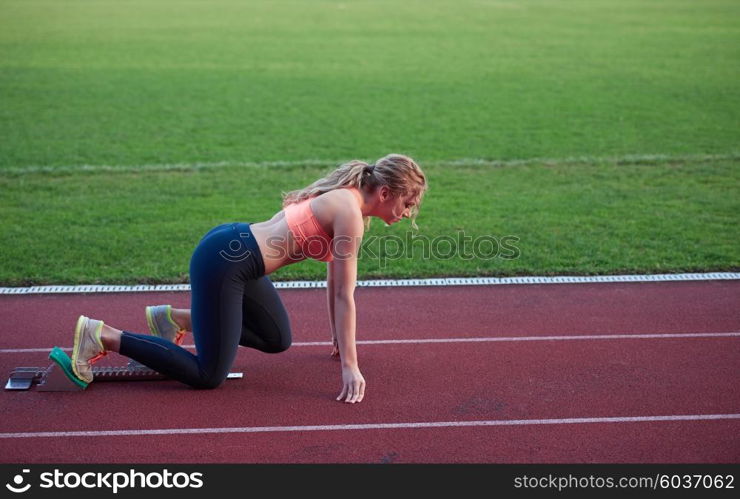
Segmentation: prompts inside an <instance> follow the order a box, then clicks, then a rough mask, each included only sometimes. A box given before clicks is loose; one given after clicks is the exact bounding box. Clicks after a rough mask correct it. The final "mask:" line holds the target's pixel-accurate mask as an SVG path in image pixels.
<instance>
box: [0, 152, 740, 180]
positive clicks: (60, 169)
mask: <svg viewBox="0 0 740 499" xmlns="http://www.w3.org/2000/svg"><path fill="white" fill-rule="evenodd" d="M738 158H740V153H737V152H734V153H729V154H690V155H676V156H674V155H669V154H628V155H624V156H603V157H600V156H573V157H568V158H529V159H504V160H499V159H486V158H458V159H435V160H428V161H422V163H423V165H424V166H453V167H454V166H461V167H465V166H473V167H474V166H481V167H493V168H497V167H517V166H529V165H548V166H557V165H571V164H616V165H655V164H662V163H672V162H700V163H706V162H714V161H724V160H735V159H738ZM366 159H369V158H366ZM347 161H349V159H335V160H331V159H300V160H282V161H281V160H277V161H219V162H193V163H161V164H141V165H60V166H36V165H29V166H20V167H11V168H0V176H1V175H6V176H7V175H10V176H18V175H30V174H38V173H46V174H54V173H56V174H69V173H98V172H101V173H138V172H167V171H200V170H209V169H220V168H292V167H303V166H317V167H327V168H336V167H337V166H339V165H341V164H342V163H346V162H347ZM371 161H372V160H371Z"/></svg>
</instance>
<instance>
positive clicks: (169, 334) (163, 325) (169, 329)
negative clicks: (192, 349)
mask: <svg viewBox="0 0 740 499" xmlns="http://www.w3.org/2000/svg"><path fill="white" fill-rule="evenodd" d="M146 323H147V324H148V325H149V332H150V333H151V334H152V336H158V337H160V338H163V339H165V340H168V341H171V342H172V343H174V344H176V345H182V342H183V341H184V340H185V332H186V331H185V330H184V329H180V326H178V325H177V323H176V322H175V321H174V320H172V306H171V305H155V306H150V307H146Z"/></svg>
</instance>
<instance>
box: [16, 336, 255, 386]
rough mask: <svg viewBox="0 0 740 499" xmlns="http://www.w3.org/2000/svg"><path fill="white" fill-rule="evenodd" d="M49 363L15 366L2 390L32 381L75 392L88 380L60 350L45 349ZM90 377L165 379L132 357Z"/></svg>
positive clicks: (98, 369) (96, 370) (95, 369)
mask: <svg viewBox="0 0 740 499" xmlns="http://www.w3.org/2000/svg"><path fill="white" fill-rule="evenodd" d="M49 359H51V360H52V361H53V363H52V364H51V365H50V366H49V367H47V368H45V369H44V368H41V367H16V368H15V369H13V372H11V373H10V377H9V378H8V381H7V383H5V389H6V390H28V389H30V388H31V387H32V386H34V385H36V389H37V390H38V391H40V392H79V391H82V390H84V389H85V388H87V385H88V384H89V383H86V382H85V381H82V380H81V379H79V378H78V377H77V376H75V374H74V371H72V360H71V359H70V358H69V355H67V354H66V353H65V352H64V350H62V349H61V348H59V347H54V348H53V349H52V350H51V353H49ZM92 372H93V379H94V380H95V381H96V382H98V381H154V380H163V379H167V376H165V375H164V374H161V373H158V372H157V371H155V370H153V369H150V368H148V367H146V366H144V365H142V364H139V363H138V362H136V361H135V360H131V361H129V363H128V365H127V366H122V367H93V368H92ZM243 377H244V375H243V373H229V374H228V376H227V377H226V379H241V378H243Z"/></svg>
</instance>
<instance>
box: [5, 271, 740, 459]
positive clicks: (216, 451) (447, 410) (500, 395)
mask: <svg viewBox="0 0 740 499" xmlns="http://www.w3.org/2000/svg"><path fill="white" fill-rule="evenodd" d="M325 293H326V291H325V290H280V294H281V296H282V298H283V300H284V302H285V304H286V307H287V308H288V311H289V313H290V316H291V320H292V323H293V328H294V338H293V339H294V346H293V347H292V348H291V349H290V350H288V351H287V352H285V353H282V354H279V355H268V354H263V353H261V352H257V351H253V350H248V349H241V350H240V353H239V355H238V357H237V360H236V362H235V365H234V367H233V368H232V370H235V371H244V373H245V378H244V379H243V380H233V381H227V382H226V383H225V384H224V385H223V386H222V387H220V388H219V389H216V390H212V391H195V390H192V389H190V388H188V387H186V386H184V385H181V384H179V383H177V382H173V381H159V382H136V383H100V384H97V385H96V384H93V385H91V386H90V387H89V388H88V389H87V390H86V391H85V392H81V393H44V392H35V391H28V392H3V394H2V403H1V405H0V407H2V409H1V411H2V416H3V417H2V423H1V424H0V433H2V435H0V456H2V457H1V458H0V461H3V462H19V463H20V462H22V463H34V462H43V463H50V462H51V463H55V462H59V463H61V462H65V463H76V462H87V463H111V462H125V463H147V462H156V463H168V462H176V463H190V462H193V463H210V462H238V463H308V462H313V463H324V462H332V463H339V462H353V463H368V462H370V463H372V462H377V463H380V462H399V463H401V462H422V463H473V462H484V463H561V462H566V463H589V462H602V463H603V462H609V463H628V462H633V463H650V462H656V463H715V462H724V463H728V462H739V461H740V419H739V418H740V383H739V382H738V375H737V373H738V372H740V335H738V334H735V335H730V334H725V335H723V336H695V334H697V333H738V332H740V307H738V305H739V304H740V282H738V281H703V282H669V283H621V284H603V283H602V284H548V285H506V286H471V287H435V288H358V290H357V292H356V301H357V304H358V339H359V340H361V341H368V340H420V339H427V340H428V339H450V340H460V339H471V338H486V339H488V340H489V341H457V342H436V343H420V342H416V341H411V342H409V343H370V344H367V343H361V344H360V345H359V346H358V351H359V357H360V367H361V369H362V372H363V374H364V376H365V378H366V380H367V382H368V389H367V394H366V397H365V400H364V401H363V402H362V403H361V404H355V405H350V404H342V403H339V402H336V401H334V398H335V397H336V396H337V395H338V393H339V388H340V373H339V365H338V363H337V362H335V361H332V360H330V359H329V357H328V353H329V344H328V341H327V339H328V336H329V334H328V329H327V325H328V319H327V312H326V305H325ZM188 301H189V294H188V293H137V294H134V293H131V294H115V295H113V294H96V295H32V296H12V295H11V296H2V297H0V303H1V304H2V306H1V307H0V324H2V326H0V328H1V329H0V330H1V331H2V336H1V338H2V339H0V349H2V350H0V368H2V371H3V372H5V373H8V372H10V370H11V369H12V368H13V367H16V366H20V365H31V366H36V365H41V366H45V365H46V364H48V361H47V360H46V352H41V351H39V352H19V351H18V350H19V349H47V350H48V348H50V347H51V346H53V345H60V346H65V347H69V346H71V343H72V332H73V329H74V325H75V322H76V318H77V316H78V315H79V314H85V315H89V316H91V317H94V318H99V319H103V320H105V321H106V322H108V323H110V324H111V325H113V326H115V327H119V328H122V329H128V330H134V331H140V332H143V331H145V330H146V322H145V319H144V315H143V308H144V306H145V305H148V304H159V303H172V304H173V305H175V306H180V307H187V306H188ZM645 334H656V335H665V334H681V335H686V336H683V337H678V338H676V337H657V338H645V337H641V335H645ZM594 335H599V336H613V335H628V336H629V337H628V338H600V339H573V338H574V337H584V336H594ZM553 336H557V337H567V338H565V339H564V338H560V339H545V340H537V341H535V340H534V339H535V338H536V337H553ZM512 338H520V339H521V338H529V340H527V341H513V340H512ZM492 339H497V340H499V341H490V340H492ZM311 342H324V344H319V345H306V343H311ZM186 343H187V341H186ZM109 357H114V358H113V359H110V358H109V359H107V360H106V362H111V363H121V364H122V363H124V362H125V359H123V358H122V357H118V356H115V355H111V356H109ZM116 357H117V358H116ZM713 415H723V416H722V417H723V418H724V419H695V418H697V417H707V416H713ZM676 416H686V417H688V418H689V419H678V420H676V419H675V417H676ZM607 418H608V419H607ZM626 418H638V420H628V419H626ZM650 418H658V420H651V419H650ZM672 418H673V419H672ZM692 418H694V419H692ZM430 423H433V424H438V426H431V427H430ZM378 424H388V425H390V426H388V427H377V425H378ZM351 425H355V426H351ZM373 425H376V426H373ZM471 425H481V426H471ZM152 430H163V432H162V434H152ZM183 430H185V432H184V433H183ZM78 431H90V432H92V433H91V434H86V435H83V436H79V435H75V434H74V433H70V432H78ZM107 431H113V432H119V433H116V434H115V435H113V436H111V435H107V434H105V433H103V432H107ZM208 431H210V432H212V433H205V432H208ZM40 432H53V433H52V434H51V435H50V436H42V435H39V433H40ZM120 432H123V434H121V433H120Z"/></svg>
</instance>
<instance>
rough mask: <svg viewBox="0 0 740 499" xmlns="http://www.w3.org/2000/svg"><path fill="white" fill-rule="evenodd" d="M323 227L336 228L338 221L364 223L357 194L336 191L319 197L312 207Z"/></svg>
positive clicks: (347, 191)
mask: <svg viewBox="0 0 740 499" xmlns="http://www.w3.org/2000/svg"><path fill="white" fill-rule="evenodd" d="M311 207H312V208H313V211H314V215H315V216H316V218H317V219H319V222H321V223H322V225H325V226H329V227H330V226H335V225H336V223H337V221H339V220H342V221H344V223H347V222H348V221H349V222H350V223H352V224H355V223H360V224H361V223H362V212H361V211H360V206H359V204H358V202H357V197H356V195H355V194H353V193H352V192H350V190H349V189H335V190H333V191H329V192H326V193H324V194H322V195H321V196H318V197H317V198H316V199H315V200H314V203H313V204H312V205H311Z"/></svg>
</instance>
